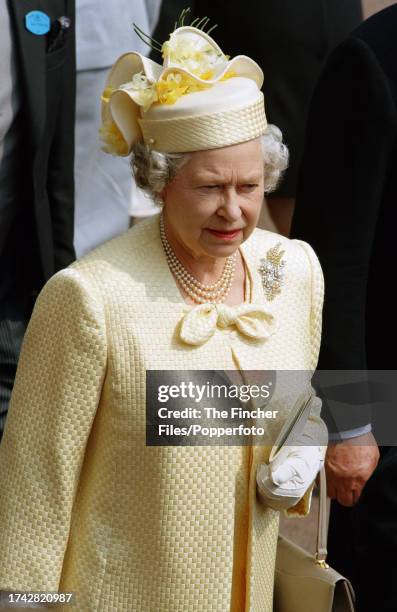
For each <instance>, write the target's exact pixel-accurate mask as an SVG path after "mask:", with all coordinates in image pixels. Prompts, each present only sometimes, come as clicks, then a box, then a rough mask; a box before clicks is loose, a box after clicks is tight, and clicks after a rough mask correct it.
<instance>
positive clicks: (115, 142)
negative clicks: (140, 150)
mask: <svg viewBox="0 0 397 612" xmlns="http://www.w3.org/2000/svg"><path fill="white" fill-rule="evenodd" d="M99 135H100V137H101V140H102V142H103V147H102V151H104V152H105V153H110V154H111V155H127V154H128V147H127V143H126V142H125V140H124V138H123V136H122V134H121V132H120V130H119V128H118V127H117V125H116V124H115V122H114V121H111V120H109V121H105V122H104V123H103V124H102V126H101V127H100V128H99Z"/></svg>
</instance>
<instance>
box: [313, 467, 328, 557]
mask: <svg viewBox="0 0 397 612" xmlns="http://www.w3.org/2000/svg"><path fill="white" fill-rule="evenodd" d="M318 489H319V505H318V524H317V552H316V563H317V565H319V566H320V567H322V568H323V569H328V567H329V565H328V564H327V563H326V559H327V554H328V551H327V540H328V529H327V477H326V475H325V469H324V467H322V468H321V470H320V472H319V476H318Z"/></svg>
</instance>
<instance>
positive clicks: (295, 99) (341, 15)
mask: <svg viewBox="0 0 397 612" xmlns="http://www.w3.org/2000/svg"><path fill="white" fill-rule="evenodd" d="M185 6H190V7H191V9H192V11H191V13H190V14H189V16H188V18H187V20H186V21H187V23H190V22H191V20H192V16H193V17H199V16H204V15H207V16H208V17H210V18H211V24H212V25H213V24H218V27H217V28H216V29H215V30H214V31H213V33H212V34H213V36H214V39H215V40H216V42H217V43H218V44H219V45H220V47H221V49H222V51H223V52H224V53H226V54H228V55H231V56H232V57H233V56H235V55H238V54H244V55H248V56H249V57H251V58H252V59H254V60H255V61H256V62H257V63H258V64H259V65H260V67H261V68H262V70H263V73H264V77H265V80H264V84H263V91H264V94H265V104H266V113H267V116H268V121H269V123H274V124H276V125H277V126H278V127H279V128H280V129H281V131H282V132H283V136H284V139H285V141H286V143H287V144H288V147H289V150H290V165H289V168H288V170H287V172H286V175H285V176H284V179H283V181H282V183H281V185H280V187H279V188H278V190H277V195H279V196H285V197H291V196H292V197H294V196H295V193H296V182H297V174H298V163H299V160H300V157H301V155H302V149H303V139H304V130H305V121H306V114H307V111H308V106H309V101H310V96H311V94H312V91H313V87H314V84H315V82H316V80H317V78H318V76H319V74H320V72H321V69H322V67H323V64H324V61H325V59H326V57H327V55H328V53H329V52H330V51H331V49H333V48H334V47H335V46H336V44H338V43H339V42H340V41H341V40H343V38H344V37H345V36H346V35H347V34H349V33H350V32H351V30H352V29H353V28H355V27H356V26H357V25H358V24H359V23H360V21H361V2H360V0H299V1H297V0H244V2H243V3H240V2H230V0H191V1H189V2H186V1H185V0H168V1H167V2H163V4H162V7H161V12H160V18H159V21H158V24H157V27H156V30H155V32H154V34H153V37H154V38H155V39H156V40H158V41H159V42H164V40H166V39H167V38H168V35H169V32H170V31H172V30H173V29H174V22H175V20H176V19H177V17H178V16H179V14H180V12H181V10H182V8H184V7H185ZM209 25H210V24H209ZM208 27H209V26H208ZM207 29H208V28H207ZM153 59H156V60H157V61H158V59H159V55H157V54H156V55H155V54H153Z"/></svg>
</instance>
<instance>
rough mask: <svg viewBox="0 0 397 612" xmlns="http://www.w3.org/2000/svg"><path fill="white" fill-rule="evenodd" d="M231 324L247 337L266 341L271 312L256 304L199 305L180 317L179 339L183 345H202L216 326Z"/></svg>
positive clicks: (273, 323)
mask: <svg viewBox="0 0 397 612" xmlns="http://www.w3.org/2000/svg"><path fill="white" fill-rule="evenodd" d="M233 325H235V326H236V328H237V329H238V331H239V332H240V333H241V334H243V335H244V336H247V337H248V338H252V339H255V340H266V339H267V338H269V336H270V335H271V334H272V333H273V332H274V327H275V322H274V317H273V315H272V314H271V313H270V312H269V311H268V310H266V308H264V307H263V306H260V305H255V304H241V305H239V306H227V305H226V304H200V305H199V306H195V307H194V308H192V309H191V310H190V311H189V312H188V313H187V314H186V315H185V316H184V317H183V319H182V322H181V327H180V338H181V340H183V341H184V342H186V344H193V345H199V344H204V342H207V340H209V339H210V338H211V337H212V336H213V335H214V333H215V330H216V329H217V328H220V329H225V328H226V327H231V326H233Z"/></svg>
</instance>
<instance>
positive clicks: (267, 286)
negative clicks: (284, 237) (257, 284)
mask: <svg viewBox="0 0 397 612" xmlns="http://www.w3.org/2000/svg"><path fill="white" fill-rule="evenodd" d="M284 253H285V251H282V250H281V242H278V243H277V244H276V246H274V247H272V248H271V249H269V250H268V252H267V253H266V257H263V258H262V259H261V260H260V262H261V265H260V268H259V272H260V274H261V276H262V285H263V289H264V292H265V295H266V297H267V299H268V300H269V301H271V300H274V298H275V297H276V295H278V294H279V293H281V287H282V285H283V284H284V267H285V260H284V259H282V257H283V255H284Z"/></svg>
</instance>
